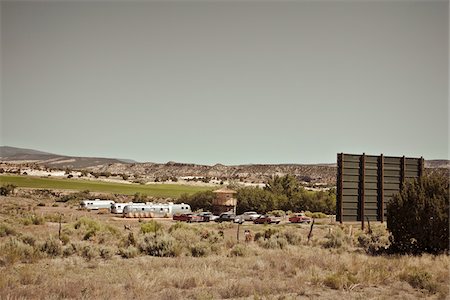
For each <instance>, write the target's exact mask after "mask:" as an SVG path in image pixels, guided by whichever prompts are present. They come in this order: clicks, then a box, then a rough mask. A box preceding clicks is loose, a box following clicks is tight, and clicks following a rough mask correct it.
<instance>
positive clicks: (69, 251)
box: [62, 244, 77, 257]
mask: <svg viewBox="0 0 450 300" xmlns="http://www.w3.org/2000/svg"><path fill="white" fill-rule="evenodd" d="M76 252H77V247H76V245H75V244H70V245H67V246H65V247H64V248H63V253H62V254H63V256H64V257H69V256H71V255H73V254H74V253H76Z"/></svg>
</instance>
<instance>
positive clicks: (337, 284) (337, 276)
mask: <svg viewBox="0 0 450 300" xmlns="http://www.w3.org/2000/svg"><path fill="white" fill-rule="evenodd" d="M323 283H324V285H326V286H327V287H329V288H332V289H335V290H342V289H347V288H349V287H350V286H351V285H353V284H356V283H358V279H357V277H356V276H355V275H353V274H352V273H350V272H348V271H346V270H340V271H338V272H336V273H333V274H330V275H328V276H327V277H325V278H324V280H323Z"/></svg>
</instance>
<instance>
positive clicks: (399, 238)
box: [387, 174, 449, 254]
mask: <svg viewBox="0 0 450 300" xmlns="http://www.w3.org/2000/svg"><path fill="white" fill-rule="evenodd" d="M387 227H388V230H389V231H390V232H391V234H392V236H391V246H390V248H389V249H390V250H391V251H393V252H398V253H411V254H420V253H422V252H428V253H433V254H437V253H441V252H448V250H449V179H448V177H446V176H443V175H437V174H435V175H430V176H425V177H422V178H420V179H418V180H415V181H410V182H406V183H405V184H404V185H403V187H402V189H401V190H400V192H399V193H398V194H396V195H395V196H394V197H393V199H392V200H391V201H390V202H389V203H388V204H387Z"/></svg>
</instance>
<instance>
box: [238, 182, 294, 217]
mask: <svg viewBox="0 0 450 300" xmlns="http://www.w3.org/2000/svg"><path fill="white" fill-rule="evenodd" d="M236 199H237V207H236V211H237V213H238V214H241V213H243V212H245V211H257V212H260V213H265V212H268V211H272V210H274V209H277V208H278V202H282V201H287V198H286V196H284V195H276V194H274V193H272V192H270V191H268V190H263V189H260V188H256V187H244V188H240V189H238V191H237V194H236Z"/></svg>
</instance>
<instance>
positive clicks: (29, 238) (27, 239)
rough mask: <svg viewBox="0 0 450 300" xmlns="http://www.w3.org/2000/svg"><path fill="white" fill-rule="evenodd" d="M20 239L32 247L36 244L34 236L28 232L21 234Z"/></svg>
mask: <svg viewBox="0 0 450 300" xmlns="http://www.w3.org/2000/svg"><path fill="white" fill-rule="evenodd" d="M20 239H21V240H22V242H24V243H25V244H27V245H30V246H33V247H34V246H35V245H36V238H35V237H34V236H32V235H28V234H27V235H23V236H22V237H21V238H20Z"/></svg>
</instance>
